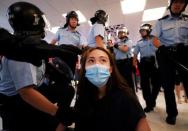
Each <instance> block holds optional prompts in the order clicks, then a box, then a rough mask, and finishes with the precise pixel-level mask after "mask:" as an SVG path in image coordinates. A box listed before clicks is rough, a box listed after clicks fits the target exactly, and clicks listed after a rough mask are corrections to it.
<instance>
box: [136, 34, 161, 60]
mask: <svg viewBox="0 0 188 131" xmlns="http://www.w3.org/2000/svg"><path fill="white" fill-rule="evenodd" d="M156 50H157V48H156V47H155V46H154V45H153V38H150V39H147V40H146V39H141V40H140V41H138V42H137V44H136V46H135V48H134V52H133V53H134V54H135V55H138V54H139V53H140V57H141V58H143V57H150V56H155V52H156Z"/></svg>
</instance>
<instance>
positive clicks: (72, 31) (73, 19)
mask: <svg viewBox="0 0 188 131" xmlns="http://www.w3.org/2000/svg"><path fill="white" fill-rule="evenodd" d="M78 22H79V19H78V14H77V13H76V12H75V11H70V12H68V13H67V15H66V23H65V25H64V27H62V28H59V29H58V31H57V32H56V34H55V38H54V39H53V40H52V41H51V44H56V42H58V45H62V44H65V45H73V46H76V47H79V48H82V47H85V45H86V41H85V39H84V37H83V36H82V35H81V34H80V33H79V32H78V31H77V30H76V28H77V26H79V25H80V24H79V23H78Z"/></svg>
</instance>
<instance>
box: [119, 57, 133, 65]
mask: <svg viewBox="0 0 188 131" xmlns="http://www.w3.org/2000/svg"><path fill="white" fill-rule="evenodd" d="M131 60H132V58H125V59H119V60H116V63H117V64H119V63H122V62H130V61H131Z"/></svg>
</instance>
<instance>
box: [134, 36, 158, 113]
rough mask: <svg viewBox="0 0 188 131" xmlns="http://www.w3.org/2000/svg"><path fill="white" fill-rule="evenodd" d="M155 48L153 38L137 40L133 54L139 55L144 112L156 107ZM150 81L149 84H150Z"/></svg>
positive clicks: (156, 71)
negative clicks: (144, 102) (144, 103)
mask: <svg viewBox="0 0 188 131" xmlns="http://www.w3.org/2000/svg"><path fill="white" fill-rule="evenodd" d="M156 50H157V48H156V47H154V45H153V37H152V36H148V38H143V39H141V40H139V41H138V42H137V44H136V46H135V48H134V52H133V54H134V55H135V56H138V54H139V53H140V57H141V59H140V63H139V64H138V68H139V71H140V77H141V88H142V93H143V97H144V100H145V101H146V108H145V109H144V110H145V111H146V112H149V111H151V110H153V108H154V107H155V105H156V102H155V101H156V98H157V95H158V93H159V90H160V79H159V71H158V68H157V67H156V62H155V52H156ZM150 80H151V84H152V87H151V84H150Z"/></svg>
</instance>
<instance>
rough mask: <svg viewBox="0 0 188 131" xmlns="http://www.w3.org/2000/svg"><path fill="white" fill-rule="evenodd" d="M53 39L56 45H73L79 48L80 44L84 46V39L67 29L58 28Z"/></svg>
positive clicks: (77, 33)
mask: <svg viewBox="0 0 188 131" xmlns="http://www.w3.org/2000/svg"><path fill="white" fill-rule="evenodd" d="M55 39H56V40H57V41H58V45H61V44H66V45H74V46H77V47H79V46H80V45H82V44H86V43H87V42H86V41H85V39H84V37H83V36H82V35H81V34H80V33H79V32H78V31H70V30H69V29H68V27H67V28H59V30H58V31H57V32H56V35H55Z"/></svg>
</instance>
